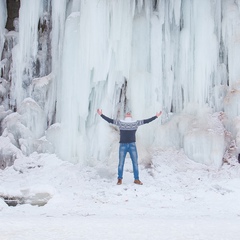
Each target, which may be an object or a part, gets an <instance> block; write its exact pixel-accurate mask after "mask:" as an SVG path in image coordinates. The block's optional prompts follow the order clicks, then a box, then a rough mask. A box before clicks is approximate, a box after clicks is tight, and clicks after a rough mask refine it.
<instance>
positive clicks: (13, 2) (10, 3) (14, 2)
mask: <svg viewBox="0 0 240 240" xmlns="http://www.w3.org/2000/svg"><path fill="white" fill-rule="evenodd" d="M6 2H7V14H8V18H7V23H6V29H7V30H9V31H11V30H14V25H13V21H14V19H15V18H18V15H19V8H20V0H6Z"/></svg>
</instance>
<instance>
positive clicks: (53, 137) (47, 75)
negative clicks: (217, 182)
mask: <svg viewBox="0 0 240 240" xmlns="http://www.w3.org/2000/svg"><path fill="white" fill-rule="evenodd" d="M239 3H240V2H239V1H234V0H228V1H226V0H222V1H220V0H219V1H215V0H202V1H198V0H160V1H152V0H149V1H143V0H141V1H140V0H138V1H135V0H129V1H119V0H113V1H108V0H100V1H99V0H92V1H84V0H70V1H67V0H62V1H58V0H51V1H43V0H36V1H34V3H33V1H30V0H22V1H21V8H20V12H19V33H18V32H17V31H18V30H16V32H15V33H12V34H11V35H8V39H13V38H12V37H11V36H15V38H14V41H15V43H14V44H13V46H12V48H8V49H3V51H4V52H5V55H6V53H9V54H8V56H9V57H8V61H12V62H11V68H10V69H9V70H8V71H7V70H3V71H2V72H3V73H1V74H2V76H3V75H4V76H8V79H7V80H6V81H7V82H9V83H11V89H10V92H9V104H6V101H5V104H4V107H5V110H6V111H7V110H9V109H11V110H13V111H15V112H17V114H18V115H16V113H12V115H13V117H11V114H10V113H9V112H7V114H10V116H8V119H14V121H13V120H11V124H7V120H4V125H3V127H4V129H3V130H4V131H3V133H4V137H6V138H9V139H11V142H12V144H13V145H15V146H17V147H18V148H20V149H21V150H22V152H23V153H24V154H30V153H31V152H33V151H38V152H55V153H57V154H58V155H59V156H60V157H61V158H63V159H65V160H68V161H72V162H80V163H82V164H96V161H101V162H103V161H106V162H107V161H108V159H109V156H112V155H113V154H112V153H113V152H114V151H115V150H116V147H117V143H118V132H117V131H116V129H115V128H113V127H111V126H109V125H108V124H107V123H106V122H104V121H103V120H102V119H101V118H99V116H97V115H96V109H97V108H99V107H100V108H102V109H103V113H104V114H106V115H107V116H109V117H112V118H122V117H123V114H124V111H126V110H127V109H131V110H132V112H133V116H134V118H136V119H144V118H148V117H151V116H153V115H155V113H156V112H157V111H160V110H163V115H162V117H161V120H157V121H155V122H153V123H151V124H149V125H146V126H142V127H141V128H139V130H138V133H137V138H138V144H139V146H141V147H140V150H141V148H142V149H144V148H148V147H151V146H154V147H176V148H183V149H184V151H185V153H186V154H187V155H188V156H189V157H190V158H191V159H193V160H195V161H197V162H202V163H205V164H208V165H211V164H213V165H215V166H218V167H219V166H220V165H221V162H222V158H223V155H224V152H225V150H226V149H227V147H228V144H229V141H230V140H229V138H228V137H226V131H229V132H230V133H231V138H232V139H231V140H237V138H238V136H239V135H240V133H239V130H238V129H239V128H238V127H235V126H238V125H239V124H236V122H238V118H237V117H238V115H239V111H240V110H239V104H238V102H239V96H240V94H239V74H240V73H239V67H238V63H239V51H240V44H239V42H240V41H239V39H238V36H239V29H240V28H239V24H240V12H239V6H240V5H239ZM0 4H2V5H1V10H0V11H3V14H1V17H0V20H1V22H0V37H1V39H4V38H5V37H6V36H7V35H4V31H5V30H4V27H3V26H4V24H3V22H4V19H6V14H5V15H4V13H6V11H4V10H2V9H4V7H6V6H4V1H0ZM2 6H3V8H2ZM28 13H29V14H28ZM0 43H1V42H0ZM1 44H2V43H1ZM1 44H0V50H1ZM2 46H3V44H2ZM1 51H2V50H1ZM10 53H11V54H10ZM10 55H11V57H10ZM10 59H11V60H10ZM4 61H6V60H4V59H1V64H4ZM2 76H1V77H2ZM5 89H7V88H5ZM7 91H8V90H7ZM4 114H6V113H4ZM220 116H221V117H220ZM37 119H39V121H38V120H37ZM9 121H10V120H9ZM14 123H15V124H17V125H19V126H21V129H22V131H21V132H19V133H18V134H16V132H14V131H16V129H15V128H14V127H13V125H14ZM214 123H215V124H214ZM28 130H29V131H28ZM228 136H229V135H228ZM237 142H239V141H237ZM115 157H116V156H115Z"/></svg>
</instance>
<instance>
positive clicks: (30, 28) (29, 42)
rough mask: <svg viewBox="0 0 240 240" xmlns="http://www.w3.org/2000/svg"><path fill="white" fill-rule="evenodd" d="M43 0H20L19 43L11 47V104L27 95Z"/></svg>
mask: <svg viewBox="0 0 240 240" xmlns="http://www.w3.org/2000/svg"><path fill="white" fill-rule="evenodd" d="M42 12H43V0H36V1H34V3H33V2H32V1H31V0H22V1H21V7H20V10H19V43H18V44H17V45H16V46H15V48H14V49H13V52H12V55H13V76H12V78H13V84H12V98H13V99H12V100H13V102H12V104H13V105H15V104H16V105H17V106H19V105H20V104H21V102H22V101H23V99H24V98H26V97H27V96H28V95H29V92H28V90H29V89H28V87H29V85H30V84H31V82H32V77H33V75H34V70H35V64H36V62H35V61H36V57H37V52H38V24H39V19H40V16H41V14H42Z"/></svg>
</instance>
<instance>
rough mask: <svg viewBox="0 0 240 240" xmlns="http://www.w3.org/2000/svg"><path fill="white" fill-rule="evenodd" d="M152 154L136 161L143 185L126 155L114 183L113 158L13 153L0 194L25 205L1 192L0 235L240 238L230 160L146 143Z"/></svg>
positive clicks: (238, 191) (237, 188)
mask: <svg viewBox="0 0 240 240" xmlns="http://www.w3.org/2000/svg"><path fill="white" fill-rule="evenodd" d="M151 158H152V159H151V161H152V164H148V165H145V166H144V165H143V164H141V165H140V176H141V180H142V181H143V183H144V185H142V186H138V185H135V184H133V177H132V167H131V161H130V159H127V160H126V166H125V172H124V181H123V184H122V185H120V186H118V185H116V177H117V175H116V170H117V159H116V160H114V161H113V163H112V164H110V165H109V166H103V165H102V164H99V165H97V167H89V166H88V167H86V166H85V167H83V166H80V165H74V164H72V163H69V162H65V161H61V160H59V159H58V158H57V157H56V156H55V155H46V154H45V155H37V154H33V155H31V156H30V157H28V158H24V159H21V160H20V159H19V160H16V161H15V164H14V166H12V167H9V168H7V169H5V170H4V171H2V170H0V182H1V185H0V194H1V196H5V197H9V198H10V197H11V196H14V197H15V198H17V197H18V198H19V199H21V201H22V202H24V204H19V205H17V206H8V205H6V204H5V202H4V201H3V199H0V219H1V223H0V239H1V240H18V239H19V240H33V239H34V240H38V239H44V240H47V239H56V240H60V239H64V240H75V239H76V240H78V239H81V240H82V239H83V240H85V239H91V240H95V239H104V240H108V239H111V240H112V239H114V240H118V239H119V240H122V239H129V240H132V239H138V240H143V239H146V240H150V239H151V240H153V239H156V240H159V239H164V240H165V239H166V240H167V239H169V240H187V239H191V240H239V239H240V202H239V201H240V164H239V163H238V162H237V160H236V159H232V160H229V162H228V163H224V165H223V166H222V168H221V169H220V170H216V169H213V168H210V167H207V166H205V165H201V164H198V163H195V162H192V161H191V160H189V159H187V157H186V156H185V155H184V154H183V152H182V151H176V150H173V149H170V150H164V151H163V150H159V149H155V150H152V151H151ZM46 202H47V203H46ZM45 203H46V204H45ZM34 204H36V205H34ZM44 204H45V205H44ZM39 205H43V206H39Z"/></svg>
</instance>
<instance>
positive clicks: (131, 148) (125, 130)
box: [97, 109, 162, 185]
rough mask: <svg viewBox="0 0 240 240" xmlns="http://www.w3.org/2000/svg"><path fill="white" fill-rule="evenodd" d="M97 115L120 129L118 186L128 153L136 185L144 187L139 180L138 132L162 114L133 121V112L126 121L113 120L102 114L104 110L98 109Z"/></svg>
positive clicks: (126, 115)
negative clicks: (139, 128)
mask: <svg viewBox="0 0 240 240" xmlns="http://www.w3.org/2000/svg"><path fill="white" fill-rule="evenodd" d="M97 113H98V114H99V115H100V116H101V117H102V118H103V119H104V120H106V121H107V122H109V123H111V124H114V125H117V126H118V127H119V129H120V142H119V143H120V145H119V164H118V181H117V184H118V185H120V184H122V178H123V168H124V163H125V158H126V155H127V153H129V154H130V157H131V160H132V165H133V175H134V183H135V184H139V185H142V184H143V183H142V182H141V181H140V180H139V171H138V154H137V148H136V144H135V142H136V131H137V129H138V127H139V126H140V125H143V124H146V123H150V122H152V121H153V120H155V119H157V118H158V117H159V116H160V115H161V114H162V112H161V111H160V112H158V113H156V115H155V116H153V117H151V118H148V119H144V120H136V121H133V120H132V114H131V112H127V113H126V114H125V119H124V120H114V119H111V118H109V117H107V116H105V115H103V113H102V109H98V110H97Z"/></svg>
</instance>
